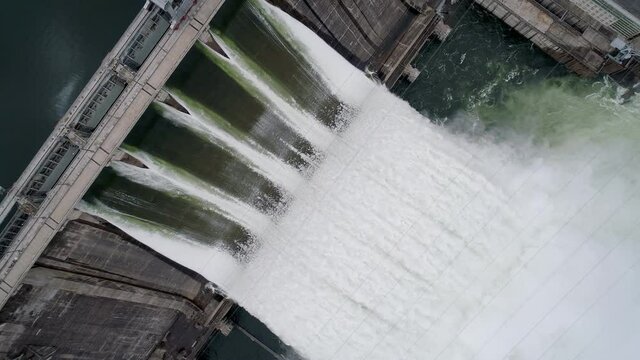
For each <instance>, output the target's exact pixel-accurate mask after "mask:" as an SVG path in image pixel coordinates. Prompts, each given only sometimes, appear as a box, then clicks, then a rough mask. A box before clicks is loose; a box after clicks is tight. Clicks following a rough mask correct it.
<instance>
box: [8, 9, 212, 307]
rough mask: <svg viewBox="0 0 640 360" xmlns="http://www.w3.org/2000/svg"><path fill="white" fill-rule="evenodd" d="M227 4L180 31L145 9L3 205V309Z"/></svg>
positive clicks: (198, 13) (196, 15) (189, 20)
mask: <svg viewBox="0 0 640 360" xmlns="http://www.w3.org/2000/svg"><path fill="white" fill-rule="evenodd" d="M223 2H224V0H204V1H199V2H198V3H197V5H195V6H192V7H191V9H190V11H189V13H188V16H187V17H186V18H185V19H184V21H182V22H181V23H180V24H179V26H178V27H177V28H176V29H169V21H167V20H170V19H165V18H163V16H164V15H163V12H162V11H160V10H159V9H157V8H156V7H155V6H154V5H152V4H147V5H145V8H144V9H143V10H142V11H141V12H140V13H139V14H138V16H137V17H136V18H135V20H134V21H133V23H132V24H131V26H130V27H129V28H128V29H127V31H126V32H125V34H124V35H123V36H122V38H121V39H120V40H119V41H118V43H117V44H116V46H115V47H114V49H113V50H112V51H111V52H110V53H109V54H108V55H107V57H106V58H105V59H104V61H103V62H102V65H101V66H100V68H99V69H98V71H97V72H96V73H95V74H94V76H93V77H92V78H91V80H90V81H89V83H88V84H87V85H86V87H85V88H84V90H83V91H82V92H81V94H80V95H79V96H78V98H77V99H76V101H75V102H74V103H73V105H72V106H71V107H70V109H69V110H68V112H67V113H66V114H65V116H64V117H63V118H62V119H61V120H60V122H59V123H58V125H57V126H56V128H55V129H54V131H53V132H52V134H51V136H50V137H49V138H48V140H47V141H46V143H45V144H44V145H43V146H42V148H41V149H40V151H39V152H38V154H37V155H36V156H35V157H34V159H33V160H32V162H31V163H30V165H29V166H28V167H27V169H26V170H25V171H24V173H23V174H22V176H21V177H20V178H19V179H18V181H17V182H16V183H15V184H14V185H13V186H12V188H11V189H10V190H9V191H8V193H7V196H6V197H5V198H4V200H3V202H2V204H1V205H0V221H1V226H2V228H0V255H1V258H0V279H1V280H0V308H1V307H2V306H4V304H5V303H6V301H7V299H8V298H9V297H10V296H11V295H12V294H13V293H14V292H15V290H16V287H17V286H18V285H19V284H20V283H21V281H22V279H23V278H24V277H25V276H26V274H27V272H28V271H29V269H30V268H31V266H32V265H33V264H34V263H35V262H36V260H37V259H38V258H39V256H40V254H41V253H42V252H43V251H44V249H45V248H46V246H47V245H48V244H49V241H51V239H52V238H53V236H54V235H55V234H56V233H57V232H58V231H59V230H61V229H62V228H63V227H64V225H65V223H66V221H67V217H68V215H69V214H70V212H71V211H72V210H73V208H74V206H75V205H76V203H77V202H78V201H79V200H80V199H81V197H82V196H83V195H84V193H85V192H86V191H87V189H88V188H89V186H90V185H91V184H92V183H93V181H94V180H95V178H96V177H97V176H98V174H99V173H100V171H101V170H102V168H103V167H104V166H105V165H107V164H108V162H109V160H110V158H111V156H112V154H113V153H114V151H115V150H116V149H117V147H118V146H119V145H120V144H121V142H122V141H123V140H124V138H125V137H126V135H127V134H128V133H129V131H130V129H131V128H132V127H133V126H134V125H135V123H136V121H137V120H138V118H139V117H140V116H141V115H142V113H143V112H144V111H145V109H146V108H147V106H148V105H149V104H150V103H151V101H152V100H153V99H154V97H155V96H156V94H157V93H158V92H159V91H160V89H161V88H162V86H163V85H164V83H165V81H166V80H167V79H168V78H169V76H170V75H171V74H172V72H173V71H174V69H175V68H176V67H177V65H178V64H179V62H180V61H181V60H182V58H183V57H184V55H185V54H186V53H187V51H188V50H189V49H190V48H191V46H192V45H193V44H194V43H195V41H196V40H197V39H198V37H199V36H200V34H201V33H202V32H203V31H205V30H206V29H208V24H209V21H210V20H211V19H212V17H213V15H214V14H215V13H216V12H217V11H218V9H219V8H220V6H221V5H222V3H223ZM151 45H153V46H151ZM114 94H115V95H114ZM104 104H108V106H107V107H106V108H105V106H103V105H104Z"/></svg>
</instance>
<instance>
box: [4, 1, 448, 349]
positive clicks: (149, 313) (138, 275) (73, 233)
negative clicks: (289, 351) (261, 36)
mask: <svg viewBox="0 0 640 360" xmlns="http://www.w3.org/2000/svg"><path fill="white" fill-rule="evenodd" d="M223 3H224V1H223V0H206V1H199V2H197V3H196V2H192V1H188V0H185V1H174V2H163V1H153V2H148V3H147V4H146V5H145V7H144V9H142V10H141V12H140V13H139V14H138V16H137V17H136V18H135V20H134V22H133V23H132V24H131V26H130V27H129V29H128V30H127V31H126V33H125V34H124V35H123V37H122V38H121V39H120V41H119V42H118V43H117V44H116V46H115V47H114V49H113V50H112V51H111V52H110V53H109V54H108V55H107V57H106V58H105V60H104V61H103V63H102V65H101V66H100V68H99V69H98V71H97V72H96V73H95V74H94V76H93V77H92V78H91V80H90V82H89V83H88V84H87V86H86V87H85V88H84V90H83V91H82V93H81V94H80V95H79V97H78V98H77V99H76V101H75V102H74V103H73V105H72V106H71V107H70V109H69V110H68V112H67V113H66V114H65V115H64V117H63V118H62V119H61V120H60V122H59V123H58V125H57V126H56V128H55V129H54V131H53V133H52V134H51V136H50V138H49V139H48V140H47V142H46V143H45V144H44V145H43V147H42V148H41V149H40V151H39V152H38V154H37V155H36V157H35V158H34V159H33V161H32V162H31V163H30V165H29V166H28V168H27V169H26V170H25V171H24V173H23V174H22V176H21V177H20V178H19V179H18V181H17V182H16V183H15V184H14V185H13V186H12V187H11V188H10V189H9V191H8V193H7V195H6V196H5V198H4V199H3V202H2V205H1V207H0V219H2V222H1V227H0V256H1V257H0V279H1V282H0V307H1V310H0V343H1V344H2V345H0V356H2V357H3V358H11V359H28V358H46V359H56V358H78V359H101V358H104V359H107V358H136V359H144V358H154V359H155V358H157V359H182V358H193V357H195V356H196V355H197V354H198V352H199V351H201V349H202V348H203V347H204V346H205V345H206V343H207V341H208V339H209V337H210V336H211V334H212V333H214V332H217V333H224V334H228V333H229V331H230V328H231V327H232V326H231V325H229V324H228V322H227V321H226V320H225V317H226V316H227V314H228V312H229V310H230V309H231V307H232V306H233V302H232V301H230V300H229V299H227V298H226V296H225V295H224V292H220V291H219V290H218V289H216V288H215V286H214V285H212V284H210V283H209V282H208V281H207V280H206V279H204V278H203V277H201V276H199V275H197V274H195V273H193V272H192V271H190V270H187V269H185V268H184V267H182V266H181V265H178V264H176V263H174V262H172V261H170V260H168V259H166V258H165V257H163V256H162V255H160V254H158V253H157V252H155V251H153V250H151V249H149V248H147V247H146V246H144V245H142V244H140V243H138V242H137V241H136V240H135V239H133V238H132V237H130V236H128V235H126V234H125V233H123V232H121V231H120V230H118V229H117V228H115V227H113V226H112V225H110V224H109V223H108V222H107V221H105V220H104V219H100V218H97V217H94V216H91V215H88V214H85V213H83V212H81V211H78V210H77V209H76V205H77V203H78V201H79V200H80V199H81V198H82V197H83V196H84V194H85V193H86V192H87V190H88V189H89V187H90V186H91V185H92V183H93V182H94V180H95V179H96V177H97V176H98V174H100V172H101V171H102V169H103V168H104V167H105V166H108V165H109V164H110V163H111V162H112V161H114V158H117V160H124V161H125V162H129V163H131V164H134V165H137V166H144V165H141V164H139V163H137V160H136V159H135V158H132V157H129V158H128V159H127V157H128V155H124V154H123V153H121V152H119V151H118V148H119V146H120V144H121V143H122V141H123V139H125V137H126V136H127V135H128V133H129V131H130V130H131V129H132V128H133V127H134V125H135V124H136V122H137V121H138V119H139V118H140V117H141V116H142V114H143V113H144V112H145V110H146V109H147V107H148V106H149V104H150V103H151V102H152V101H153V100H154V99H155V98H156V97H158V99H160V100H161V101H165V102H167V103H171V104H173V105H174V106H175V105H178V104H177V103H176V101H175V99H173V97H172V96H171V95H169V94H167V93H166V92H164V91H162V88H163V86H164V84H165V82H166V81H167V79H168V78H169V77H170V76H171V74H172V73H173V71H174V69H175V68H176V67H177V66H178V64H179V63H180V62H181V61H182V59H183V58H184V57H185V55H186V54H187V52H188V51H189V49H190V48H192V46H193V45H194V43H196V42H197V41H198V39H200V41H201V42H202V43H205V44H209V45H212V46H214V47H215V46H216V44H215V41H213V42H212V40H213V38H212V37H211V34H210V33H209V23H210V22H211V20H212V18H213V17H214V16H215V15H216V13H217V11H218V10H219V9H220V8H221V6H222V5H223ZM275 3H276V4H277V5H279V6H281V7H282V8H283V9H285V10H287V11H289V12H290V13H291V14H293V15H294V16H296V17H298V18H299V19H300V20H301V21H303V22H304V23H306V24H308V25H310V26H311V28H312V29H313V30H315V31H316V32H318V33H319V34H320V35H321V36H322V37H323V38H324V39H325V40H327V41H328V42H329V43H330V44H331V45H332V46H333V47H334V48H336V49H337V50H338V51H340V52H341V53H342V54H343V55H345V56H346V57H347V58H348V59H349V60H350V61H351V62H352V63H353V64H354V65H356V66H358V67H359V68H361V69H367V70H369V71H372V72H374V73H376V74H377V75H378V76H379V77H380V78H381V79H382V81H384V82H385V83H386V84H387V85H388V86H392V85H393V84H394V83H395V82H396V81H397V80H398V79H399V78H400V77H401V76H403V75H405V76H409V77H411V76H414V77H415V76H417V74H415V73H412V71H411V70H412V69H411V68H410V67H409V63H410V61H411V60H412V59H413V57H415V55H416V54H417V51H418V50H419V49H420V48H421V47H422V45H424V43H425V42H426V41H427V39H428V38H429V37H431V36H432V35H433V34H434V33H437V34H438V35H439V36H441V37H442V36H446V32H447V29H446V26H445V25H444V24H443V23H442V18H441V17H440V15H438V13H437V11H436V9H437V8H438V7H439V6H441V4H440V2H439V1H431V2H427V1H407V2H404V1H399V0H398V1H393V2H387V1H385V2H381V3H380V4H377V5H371V4H361V3H359V2H353V3H351V4H347V3H344V2H340V3H339V5H336V4H333V3H331V6H330V7H329V6H325V5H327V4H325V3H323V2H315V3H311V4H308V3H304V4H303V3H302V2H299V3H294V2H287V3H285V2H277V1H276V2H275ZM383 3H384V6H382V5H383ZM378 5H379V6H378ZM380 10H382V12H384V13H385V16H384V17H381V16H380V15H381V13H382V12H375V11H380ZM336 14H338V15H336ZM134 319H135V321H134ZM249 336H251V335H249ZM255 340H256V341H257V339H255Z"/></svg>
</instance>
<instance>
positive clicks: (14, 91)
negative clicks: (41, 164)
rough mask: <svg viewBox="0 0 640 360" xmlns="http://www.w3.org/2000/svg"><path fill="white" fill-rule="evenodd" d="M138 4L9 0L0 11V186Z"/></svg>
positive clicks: (131, 0)
mask: <svg viewBox="0 0 640 360" xmlns="http://www.w3.org/2000/svg"><path fill="white" fill-rule="evenodd" d="M143 3H144V2H143V1H142V0H59V1H42V0H41V1H35V2H33V1H11V2H7V3H6V4H4V9H3V11H2V13H1V14H0V34H2V35H0V36H2V45H3V54H4V55H3V56H2V57H0V77H1V78H2V83H1V85H0V104H1V105H2V109H3V116H2V120H1V121H0V186H2V187H4V188H7V187H9V186H11V184H12V183H13V182H14V181H15V180H16V179H17V178H18V176H20V173H21V172H22V170H23V169H24V168H25V167H26V166H27V164H28V163H29V161H31V158H32V157H33V155H34V154H35V153H36V152H37V151H38V149H39V148H40V146H41V144H42V142H43V141H44V140H45V139H46V138H47V136H48V135H49V133H50V132H51V130H52V129H53V127H54V125H55V124H56V122H57V121H58V119H59V118H60V117H61V116H62V115H63V114H64V113H65V111H66V110H67V108H68V107H69V105H70V104H71V103H72V102H73V100H74V99H75V97H76V96H77V95H78V93H79V92H80V91H81V90H82V88H83V87H84V85H85V83H86V82H87V81H88V80H89V78H90V77H91V75H93V73H94V71H95V70H96V69H97V67H98V66H99V65H100V62H101V61H102V59H103V58H104V56H105V55H106V54H107V52H108V51H109V50H110V49H111V48H112V47H113V45H114V44H115V43H116V41H117V40H118V39H119V37H120V35H122V33H123V32H124V30H125V29H126V28H127V26H128V25H129V23H130V22H131V20H133V18H134V17H135V15H136V14H137V12H138V11H139V10H140V9H141V7H142V4H143Z"/></svg>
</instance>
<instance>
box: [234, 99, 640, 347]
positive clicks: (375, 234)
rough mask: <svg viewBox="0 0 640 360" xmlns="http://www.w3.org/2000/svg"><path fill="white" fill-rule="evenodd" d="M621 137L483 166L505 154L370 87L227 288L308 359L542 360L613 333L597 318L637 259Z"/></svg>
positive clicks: (639, 251)
mask: <svg viewBox="0 0 640 360" xmlns="http://www.w3.org/2000/svg"><path fill="white" fill-rule="evenodd" d="M581 143H584V142H582V141H581ZM614 143H615V141H612V142H609V143H606V144H599V146H604V147H598V148H596V149H594V148H584V147H582V148H581V147H578V146H576V145H575V144H573V143H572V142H571V141H569V142H567V145H566V146H564V147H561V148H557V149H554V152H553V153H551V155H552V156H550V153H548V151H547V150H541V151H540V154H539V155H535V154H531V156H534V157H538V156H541V158H538V160H537V161H534V162H531V161H522V159H523V158H525V159H526V158H528V156H524V157H523V156H507V157H504V156H499V157H496V160H500V162H499V163H495V164H494V166H488V164H487V163H490V162H491V161H490V160H488V159H487V158H486V156H496V154H500V153H501V152H500V150H503V151H510V150H512V148H511V147H508V146H503V145H495V144H490V143H472V142H469V141H467V140H466V139H464V138H454V137H452V136H451V135H450V134H448V133H447V132H446V131H445V130H444V129H442V128H438V127H435V126H433V125H431V124H430V123H429V122H428V121H427V119H424V118H423V117H422V116H420V115H419V114H417V113H416V112H415V111H414V110H413V109H411V108H410V107H409V106H408V105H407V104H406V103H404V102H402V101H400V100H398V99H396V98H395V97H393V96H392V95H391V94H389V93H388V92H386V91H382V90H380V91H377V92H376V93H375V94H373V95H372V96H371V98H370V99H368V100H367V101H366V103H365V104H364V106H363V108H362V112H361V114H360V115H359V117H358V118H357V119H354V121H353V123H352V125H351V127H350V128H349V129H348V131H347V132H346V133H345V134H344V135H343V137H342V141H339V142H336V143H335V146H336V147H334V148H332V149H331V150H330V151H329V155H328V156H327V158H326V160H325V161H324V163H323V164H322V165H321V166H320V167H319V169H318V170H317V171H316V173H315V174H314V177H313V179H312V180H311V181H310V183H309V184H308V185H307V186H306V187H304V189H301V190H300V191H299V192H297V193H296V194H295V198H296V200H295V201H294V202H293V204H291V206H290V207H289V210H288V212H287V213H286V214H285V216H284V217H283V218H282V219H281V220H280V221H279V223H278V226H276V227H275V229H273V230H272V231H270V232H268V233H265V234H264V235H263V236H262V237H261V243H262V244H263V246H262V247H261V248H260V249H259V251H258V252H257V253H256V254H255V255H254V258H253V260H252V261H251V262H250V263H249V264H248V267H247V269H246V271H245V273H244V274H243V276H241V277H239V278H238V279H237V281H236V282H235V283H234V284H233V286H232V287H231V288H230V289H229V292H230V294H231V295H232V296H234V297H235V298H236V299H238V301H239V303H240V304H242V305H243V306H245V307H246V308H247V309H248V310H249V311H250V312H251V313H252V314H254V315H256V316H257V317H258V318H260V319H261V320H262V321H264V322H265V323H266V324H267V325H268V326H269V327H270V328H271V329H272V330H273V331H274V332H275V333H276V334H278V335H279V336H280V337H281V338H282V339H283V340H284V341H285V342H287V343H288V344H290V345H292V346H294V348H296V349H297V350H299V351H300V352H301V353H302V354H303V355H304V356H307V357H308V358H309V359H472V358H474V357H476V356H477V358H482V359H500V358H503V357H505V356H511V355H513V356H517V357H518V358H523V359H535V358H537V356H538V355H542V354H543V352H544V350H545V346H542V345H541V344H550V343H553V341H554V340H555V339H559V338H560V337H561V336H562V335H563V334H564V333H566V332H567V331H569V330H570V329H571V326H572V324H573V323H574V322H576V321H582V322H586V323H591V324H593V326H594V329H593V331H594V332H597V331H598V327H601V326H610V325H612V324H611V323H609V322H608V321H606V318H604V316H605V314H606V313H608V311H609V309H607V312H599V311H596V310H592V309H595V308H596V307H595V304H597V303H598V301H600V299H602V296H604V295H605V294H607V292H608V290H609V289H610V288H611V287H612V286H615V284H616V283H617V281H620V279H622V278H623V277H625V276H627V274H628V273H629V271H634V270H632V269H633V267H634V266H635V264H636V263H637V262H638V260H640V246H638V244H640V243H638V242H637V241H636V240H635V239H636V238H637V236H638V235H640V229H639V228H638V227H637V226H636V224H638V221H639V220H640V219H639V217H640V215H638V214H639V212H638V210H639V209H640V196H639V195H638V190H640V189H639V186H640V185H639V184H640V182H638V180H640V171H638V170H639V169H638V167H639V166H638V163H637V162H634V159H637V158H636V157H637V156H638V155H639V154H638V149H637V148H633V147H632V148H629V147H626V150H627V152H626V153H625V152H622V151H621V152H618V151H611V150H612V149H613V147H614V146H615V145H613V144H614ZM523 148H527V147H526V146H525V147H523ZM634 149H635V150H634ZM629 150H633V151H629ZM607 151H609V152H607ZM480 161H482V162H483V163H484V165H482V166H470V164H475V163H476V162H480ZM514 173H517V174H527V176H526V177H525V178H519V179H514V178H513V176H512V174H514ZM513 182H516V184H514V183H513ZM618 293H620V294H621V296H626V294H625V293H624V292H623V291H619V292H618ZM635 293H636V292H633V293H631V294H632V295H633V294H635ZM630 296H631V295H630ZM633 296H634V297H633V299H636V300H637V296H635V295H633ZM626 303H627V304H628V306H629V309H628V310H629V311H634V309H637V307H638V306H640V303H638V302H637V301H635V302H634V301H627V302H626ZM560 309H562V310H560ZM600 309H601V307H600ZM574 310H575V311H574ZM552 312H553V313H552ZM549 314H552V315H549ZM629 330H631V329H629ZM575 344H580V342H575ZM576 346H578V345H576ZM566 350H567V349H564V350H563V351H566ZM579 350H580V349H579V348H574V349H571V350H570V351H579ZM514 354H515V355H514ZM546 355H548V353H547V354H546Z"/></svg>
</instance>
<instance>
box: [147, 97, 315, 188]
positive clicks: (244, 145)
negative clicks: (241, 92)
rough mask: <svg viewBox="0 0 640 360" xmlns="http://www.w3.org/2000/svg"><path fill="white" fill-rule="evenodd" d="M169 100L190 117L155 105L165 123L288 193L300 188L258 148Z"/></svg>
mask: <svg viewBox="0 0 640 360" xmlns="http://www.w3.org/2000/svg"><path fill="white" fill-rule="evenodd" d="M173 96H174V97H175V98H176V99H177V100H178V101H180V104H181V105H182V106H184V107H185V108H186V109H188V111H189V112H190V113H191V115H189V114H185V113H182V112H180V111H178V110H176V109H174V108H173V107H171V106H168V105H166V104H163V103H158V105H159V106H161V107H162V109H163V111H164V114H163V115H164V116H165V117H166V118H167V119H169V120H171V121H173V122H174V123H176V124H178V125H181V126H185V127H187V128H189V129H192V130H193V131H195V132H196V133H198V134H200V135H202V136H204V137H205V138H206V139H208V140H209V141H211V142H213V143H214V144H218V145H220V146H222V147H224V148H226V149H228V150H229V151H231V152H232V153H233V154H234V155H236V157H237V158H238V159H239V160H241V161H242V162H243V163H245V164H247V165H248V166H249V167H251V168H252V169H254V170H255V171H256V172H257V173H259V174H262V175H263V176H264V177H265V178H267V179H269V180H271V181H273V182H274V183H275V184H276V185H278V186H280V187H282V188H283V189H285V190H288V191H291V190H292V189H294V188H296V187H297V186H298V185H299V184H300V182H301V181H302V176H301V174H300V173H299V172H298V171H297V170H296V169H294V168H293V167H291V166H290V165H287V164H286V163H284V162H283V161H281V160H280V159H278V158H277V157H276V156H274V155H273V154H271V153H269V152H268V151H266V150H264V149H262V148H260V146H259V145H257V144H255V143H252V142H247V141H243V140H241V139H238V138H237V137H235V136H233V135H232V134H231V133H229V132H228V131H225V130H224V129H221V128H220V127H218V126H217V125H216V123H215V121H214V120H210V119H207V118H206V115H205V114H203V113H201V112H198V111H197V109H194V108H193V107H191V106H189V105H188V103H187V102H186V101H183V100H182V99H181V97H180V95H179V94H173Z"/></svg>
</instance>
